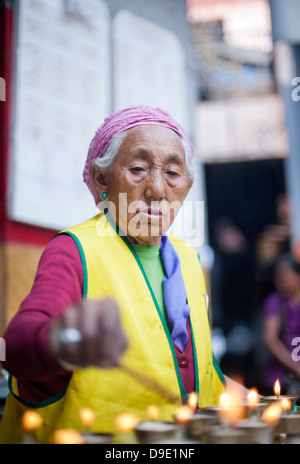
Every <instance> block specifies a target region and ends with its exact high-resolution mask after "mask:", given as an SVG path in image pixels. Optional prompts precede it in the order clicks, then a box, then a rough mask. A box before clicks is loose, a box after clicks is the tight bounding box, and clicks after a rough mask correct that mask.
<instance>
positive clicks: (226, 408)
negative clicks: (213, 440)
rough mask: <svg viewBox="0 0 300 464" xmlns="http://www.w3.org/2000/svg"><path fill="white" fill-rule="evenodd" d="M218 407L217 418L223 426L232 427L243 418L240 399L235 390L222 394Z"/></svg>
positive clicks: (238, 392)
mask: <svg viewBox="0 0 300 464" xmlns="http://www.w3.org/2000/svg"><path fill="white" fill-rule="evenodd" d="M219 406H220V411H219V418H220V421H221V422H222V424H224V425H227V426H228V425H229V426H231V427H232V426H234V425H235V424H236V423H237V422H238V421H239V420H241V419H242V418H243V417H244V416H245V408H244V406H243V404H242V397H241V394H240V391H238V390H237V389H230V390H227V391H226V393H222V394H221V395H220V397H219Z"/></svg>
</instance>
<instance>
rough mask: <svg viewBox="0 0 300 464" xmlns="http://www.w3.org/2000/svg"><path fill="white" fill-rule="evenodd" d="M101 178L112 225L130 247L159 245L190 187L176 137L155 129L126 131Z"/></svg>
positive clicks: (149, 127) (161, 127) (169, 131)
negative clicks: (111, 164) (112, 221)
mask: <svg viewBox="0 0 300 464" xmlns="http://www.w3.org/2000/svg"><path fill="white" fill-rule="evenodd" d="M103 177H104V181H103V182H102V184H105V185H106V187H107V188H106V191H107V193H108V209H109V213H110V214H111V216H112V218H113V219H114V221H115V223H116V224H117V225H118V227H119V228H120V229H121V231H122V232H123V233H126V235H127V237H128V239H129V241H130V242H132V243H141V244H147V245H150V246H151V245H156V244H160V241H161V235H162V234H163V233H164V232H166V231H167V230H168V229H169V227H170V225H171V224H172V222H173V221H174V218H175V216H176V214H177V212H178V210H179V208H180V207H181V205H182V202H183V200H184V199H185V197H186V195H187V193H188V191H189V189H190V187H191V186H192V180H190V179H188V176H187V171H186V165H185V154H184V149H183V146H182V143H181V140H180V138H179V136H178V135H177V134H176V133H175V132H174V131H172V130H171V129H168V128H166V127H163V126H158V125H141V126H137V127H134V128H132V129H130V130H128V131H127V136H126V137H125V139H124V141H123V142H122V144H121V147H120V149H119V152H118V154H117V156H116V158H115V160H114V162H113V166H112V169H111V171H110V172H109V173H108V174H104V175H103Z"/></svg>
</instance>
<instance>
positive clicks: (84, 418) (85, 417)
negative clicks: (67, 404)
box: [79, 408, 96, 427]
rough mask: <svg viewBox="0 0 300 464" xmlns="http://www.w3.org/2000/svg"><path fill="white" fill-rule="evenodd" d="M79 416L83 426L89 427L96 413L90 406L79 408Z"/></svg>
mask: <svg viewBox="0 0 300 464" xmlns="http://www.w3.org/2000/svg"><path fill="white" fill-rule="evenodd" d="M79 417H80V420H81V422H82V423H83V425H84V426H85V427H90V426H91V425H93V424H94V422H95V420H96V413H95V411H93V409H91V408H80V409H79Z"/></svg>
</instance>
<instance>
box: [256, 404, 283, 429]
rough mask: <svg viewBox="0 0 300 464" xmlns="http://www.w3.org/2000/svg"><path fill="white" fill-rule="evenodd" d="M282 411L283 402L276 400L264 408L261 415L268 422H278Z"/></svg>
mask: <svg viewBox="0 0 300 464" xmlns="http://www.w3.org/2000/svg"><path fill="white" fill-rule="evenodd" d="M281 413H282V404H281V401H274V403H272V404H270V406H268V407H267V409H265V410H264V412H263V413H262V416H261V420H262V421H263V422H266V423H267V424H276V422H278V421H279V418H280V416H281Z"/></svg>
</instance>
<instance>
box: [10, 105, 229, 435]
mask: <svg viewBox="0 0 300 464" xmlns="http://www.w3.org/2000/svg"><path fill="white" fill-rule="evenodd" d="M191 156H192V146H191V144H190V142H189V140H188V138H187V136H186V135H185V133H184V131H183V130H182V128H181V127H180V126H179V125H178V124H177V123H176V122H175V121H174V119H173V118H172V117H171V116H170V115H168V114H167V113H165V112H164V111H162V110H160V109H158V108H157V109H153V108H150V107H147V106H136V107H129V108H127V109H125V110H122V111H119V112H117V113H114V114H112V115H111V116H110V117H109V118H107V119H106V120H105V121H104V123H103V125H102V126H101V127H100V128H99V129H98V130H97V132H96V134H95V136H94V138H93V140H92V142H91V145H90V149H89V153H88V158H87V162H86V166H85V170H84V179H85V182H86V183H87V185H88V187H89V189H90V190H91V192H92V194H93V196H94V199H95V202H96V203H97V204H98V203H100V206H101V207H102V208H103V209H104V211H103V212H101V213H100V214H99V215H97V216H96V217H94V218H92V219H89V220H87V221H86V222H84V223H83V224H80V225H77V226H75V227H71V228H70V229H68V230H65V231H63V232H62V233H60V234H58V235H56V236H55V237H54V238H53V240H52V241H51V242H50V243H49V245H48V246H47V248H46V250H45V251H44V253H43V255H42V257H41V260H40V263H39V267H38V270H37V275H36V279H35V282H34V285H33V288H32V290H31V293H30V294H29V296H28V297H27V298H26V299H25V301H24V302H23V303H22V305H21V308H20V310H19V312H18V313H17V314H16V316H15V317H14V318H13V320H12V321H11V323H10V325H9V327H8V328H7V330H6V333H5V340H6V346H7V361H6V363H5V367H6V369H7V370H8V371H9V372H10V374H11V381H10V394H9V396H8V398H7V403H6V410H5V413H4V417H3V420H2V423H1V436H2V440H3V441H6V442H13V441H18V440H20V432H21V431H20V427H19V424H20V420H19V419H20V417H21V415H22V413H23V412H24V411H25V410H26V409H27V408H30V407H33V408H38V409H37V410H38V411H39V412H40V414H41V415H42V416H43V418H44V422H43V425H42V426H41V427H40V429H39V430H38V438H39V440H40V441H42V442H47V441H48V440H49V439H50V437H51V434H52V433H53V431H54V430H55V429H58V428H65V427H68V428H74V429H81V428H82V424H81V423H80V418H79V415H78V411H79V409H80V407H82V406H89V407H90V408H92V409H93V410H94V411H96V413H97V419H96V422H95V424H94V426H93V427H94V429H95V430H97V431H100V432H101V431H102V432H114V421H115V418H116V417H117V416H118V414H120V413H121V412H124V411H132V412H134V413H136V414H137V415H138V416H139V417H140V418H141V419H145V418H146V408H147V406H148V405H150V404H156V405H158V406H160V409H161V415H160V418H161V419H165V420H171V419H172V415H173V414H174V412H175V410H176V409H177V408H178V407H179V406H180V405H181V404H182V403H184V402H186V399H187V397H188V395H189V393H191V392H192V391H196V392H197V393H198V396H199V406H207V405H212V404H215V403H216V401H217V398H218V395H219V394H220V392H221V391H222V390H223V388H224V387H223V383H224V378H223V376H222V373H221V372H220V370H219V368H218V365H217V363H216V362H215V360H214V357H213V353H212V347H211V340H210V329H209V321H208V315H207V308H206V299H205V284H204V279H203V274H202V270H201V266H200V263H199V260H198V256H197V254H196V252H195V251H194V250H193V249H192V248H191V247H189V246H188V245H187V244H186V243H185V242H184V241H183V240H181V239H179V238H176V237H173V236H168V235H166V234H165V233H166V232H167V230H168V228H169V226H170V225H171V224H172V222H173V220H174V218H175V216H176V214H177V212H178V209H179V207H180V206H181V205H182V203H183V201H184V199H185V198H186V195H187V193H188V192H189V190H190V188H191V186H192V182H193V181H192V169H191V164H190V160H191ZM136 373H138V374H136Z"/></svg>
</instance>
